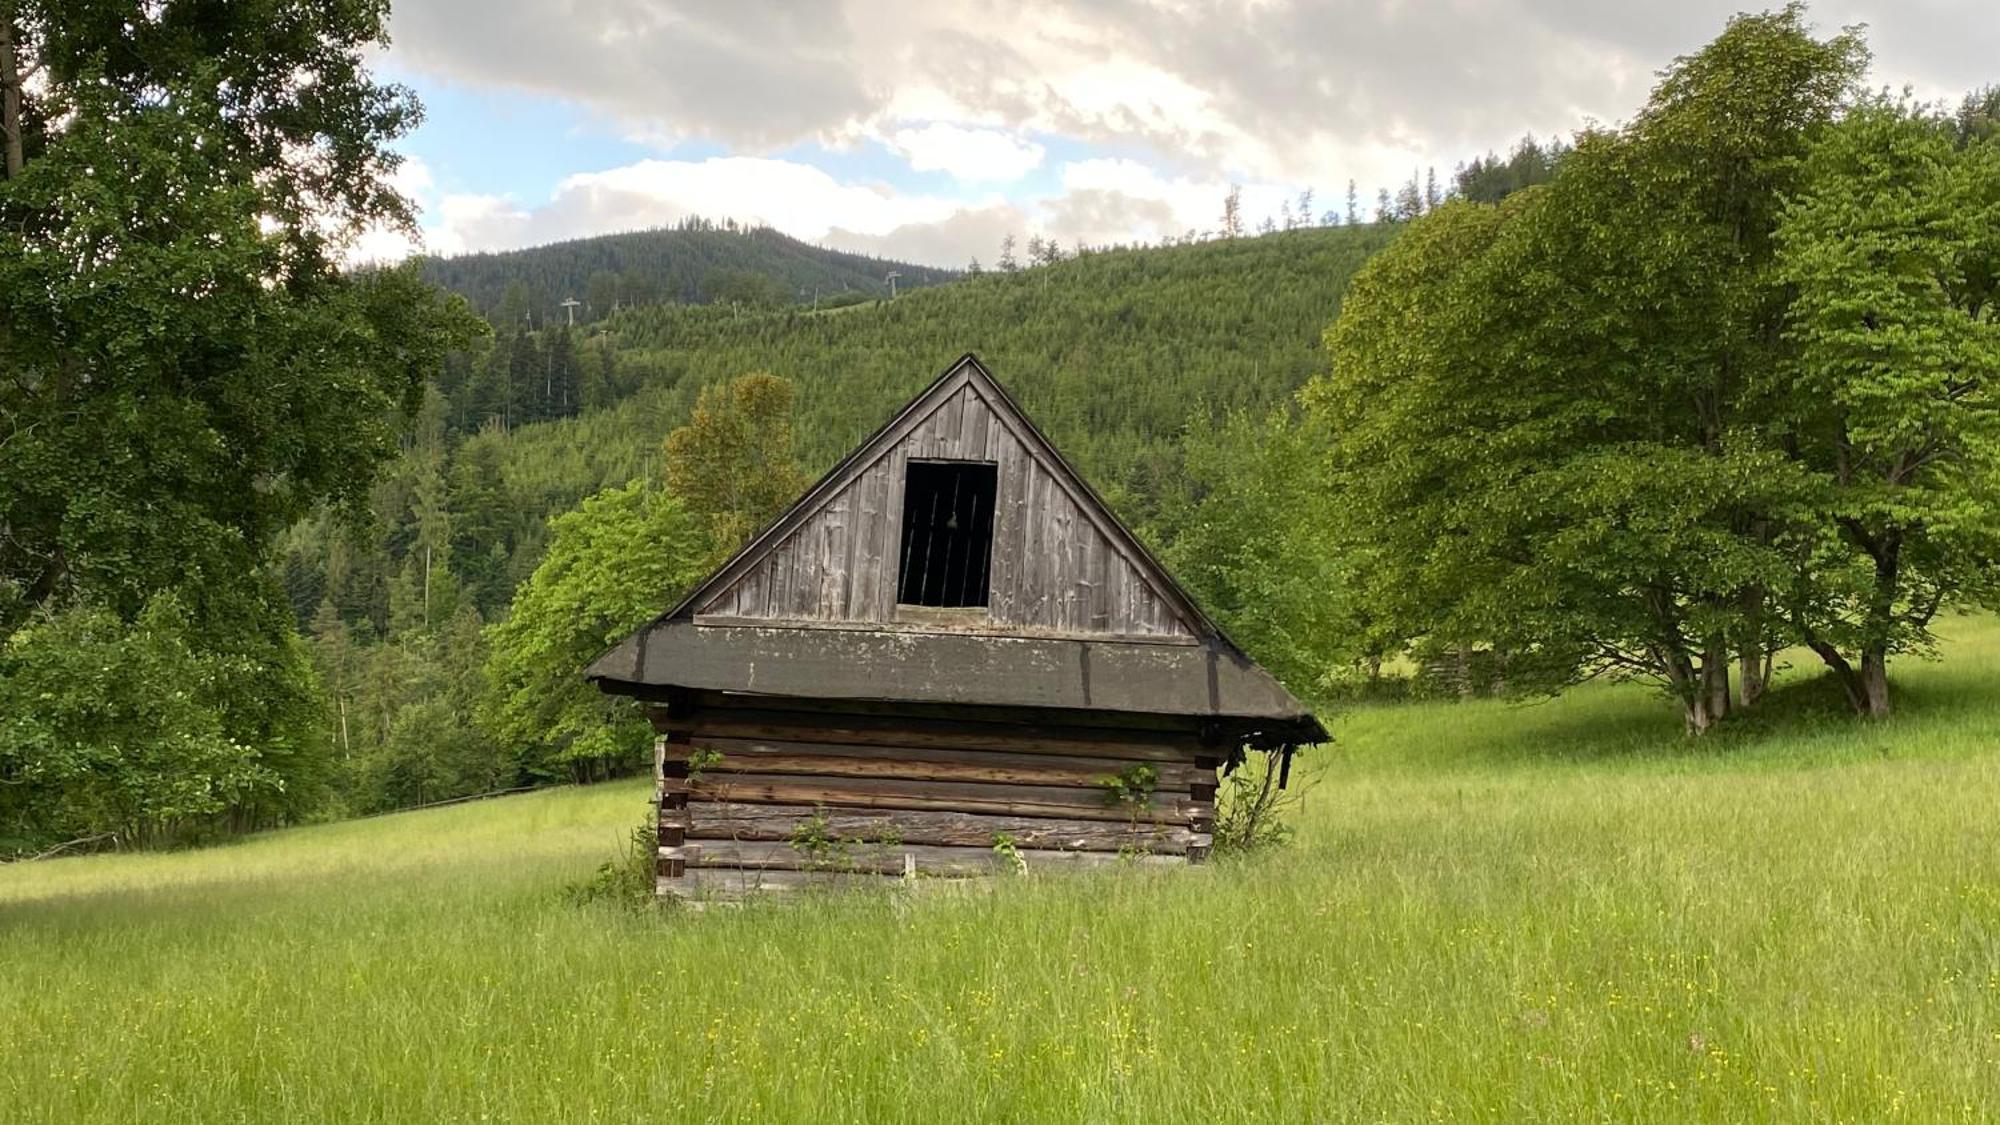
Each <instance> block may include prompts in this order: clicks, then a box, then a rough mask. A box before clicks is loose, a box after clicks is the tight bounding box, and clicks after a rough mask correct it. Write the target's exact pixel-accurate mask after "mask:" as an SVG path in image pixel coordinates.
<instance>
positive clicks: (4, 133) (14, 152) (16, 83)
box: [0, 3, 27, 180]
mask: <svg viewBox="0 0 2000 1125" xmlns="http://www.w3.org/2000/svg"><path fill="white" fill-rule="evenodd" d="M0 144H4V145H5V147H6V150H7V156H6V168H7V178H8V179H10V180H11V179H15V178H16V177H18V176H20V174H21V169H22V168H23V167H24V166H26V163H27V162H26V161H25V160H24V159H23V157H22V151H23V150H22V146H21V66H20V60H19V59H18V58H17V57H16V56H15V54H14V6H13V4H11V3H0Z"/></svg>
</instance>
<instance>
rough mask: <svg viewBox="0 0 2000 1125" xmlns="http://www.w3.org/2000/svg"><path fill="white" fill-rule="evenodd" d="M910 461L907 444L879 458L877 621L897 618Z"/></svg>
mask: <svg viewBox="0 0 2000 1125" xmlns="http://www.w3.org/2000/svg"><path fill="white" fill-rule="evenodd" d="M909 461H910V456H909V450H908V449H907V447H899V448H897V449H894V450H891V451H890V453H889V455H888V456H887V457H884V458H883V459H882V465H883V472H884V480H883V501H882V539H881V543H882V565H881V567H880V573H879V575H878V576H877V580H876V583H875V617H874V620H876V621H894V620H895V619H896V583H897V581H898V580H899V579H900V578H901V577H902V573H903V569H902V568H903V558H902V554H903V552H902V548H903V482H904V479H905V476H906V474H907V473H908V471H909Z"/></svg>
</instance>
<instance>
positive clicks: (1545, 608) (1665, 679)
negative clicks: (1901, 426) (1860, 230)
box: [1307, 6, 1866, 732]
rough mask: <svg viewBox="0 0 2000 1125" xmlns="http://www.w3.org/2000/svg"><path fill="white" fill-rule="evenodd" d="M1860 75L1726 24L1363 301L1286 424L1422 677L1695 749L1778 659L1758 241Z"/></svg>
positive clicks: (1770, 260) (1786, 486)
mask: <svg viewBox="0 0 2000 1125" xmlns="http://www.w3.org/2000/svg"><path fill="white" fill-rule="evenodd" d="M1865 59H1866V52H1865V50H1864V49H1863V47H1862V45H1861V43H1860V41H1859V39H1858V38H1857V37H1855V36H1854V35H1851V34H1842V35H1838V36H1835V37H1833V38H1830V39H1826V40H1819V39H1815V38H1813V37H1812V35H1811V34H1810V32H1809V29H1808V28H1807V26H1806V23H1805V18H1804V14H1803V10H1802V9H1800V8H1798V7H1796V6H1794V7H1790V8H1787V9H1785V10H1784V11H1782V12H1779V13H1769V14H1765V15H1760V16H1742V17H1738V18H1736V19H1734V20H1732V21H1731V22H1730V24H1729V27H1728V28H1727V29H1726V30H1725V31H1724V33H1723V34H1722V35H1721V36H1720V37H1719V38H1717V39H1716V40H1715V42H1714V43H1712V44H1710V45H1709V46H1708V47H1706V48H1704V49H1703V50H1702V51H1701V52H1699V53H1697V54H1695V55H1692V56H1688V57H1686V58H1683V59H1679V60H1677V61H1676V62H1675V63H1674V65H1673V66H1672V67H1670V68H1669V69H1668V70H1667V71H1666V72H1665V74H1664V75H1663V77H1662V80H1661V82H1660V84H1659V86H1658V88H1657V89H1656V90H1655V91H1654V94H1653V97H1652V99H1651V100H1650V101H1649V102H1648V104H1647V106H1646V107H1645V108H1644V109H1643V110H1642V111H1641V113H1640V114H1639V116H1638V117H1637V118H1636V119H1635V120H1634V121H1633V123H1631V124H1630V125H1628V126H1626V127H1624V128H1622V129H1619V130H1616V131H1598V132H1591V133H1586V134H1584V135H1583V136H1581V137H1580V138H1579V139H1578V143H1577V145H1576V146H1575V148H1574V149H1573V150H1572V151H1570V152H1569V153H1568V154H1566V155H1565V156H1564V157H1563V158H1562V159H1561V161H1560V162H1559V163H1558V165H1557V170H1556V175H1555V177H1554V179H1553V180H1552V181H1550V182H1549V183H1547V184H1545V185H1543V186H1541V187H1538V188H1533V189H1530V190H1528V191H1525V192H1521V193H1517V194H1515V195H1513V196H1510V197H1509V198H1508V199H1507V200H1506V201H1505V202H1503V203H1502V204H1500V205H1499V206H1498V207H1485V206H1479V205H1473V204H1457V205H1447V206H1446V207H1445V208H1443V209H1441V210H1439V211H1437V212H1434V213H1432V214H1430V215H1428V216H1426V217H1425V218H1424V219H1422V220H1420V221H1419V222H1417V223H1415V224H1413V225H1412V227H1411V229H1410V230H1409V231H1407V232H1406V234H1405V235H1404V237H1403V238H1402V239H1400V240H1399V241H1398V242H1397V243H1396V244H1395V245H1394V246H1393V247H1392V248H1391V249H1390V250H1389V251H1388V252H1386V253H1385V254H1383V255H1381V256H1379V257H1378V258H1377V259H1376V260H1375V261H1374V262H1372V263H1371V264H1370V266H1369V267H1368V268H1367V269H1366V270H1364V271H1363V275H1362V276H1361V277H1360V278H1358V279H1357V281H1356V284H1355V287H1354V290H1353V292H1352V293H1351V294H1350V296H1349V300H1348V302H1347V308H1346V311H1345V313H1344V315H1343V316H1342V317H1341V319H1340V321H1339V322H1338V323H1336V324H1335V326H1334V328H1333V329H1332V331H1331V332H1330V334H1329V345H1330V348H1331V350H1332V351H1333V355H1334V372H1333V374H1332V376H1331V377H1330V378H1328V379H1327V380H1325V381H1323V382H1322V383H1320V384H1319V385H1317V386H1316V387H1315V388H1313V389H1312V390H1311V391H1310V392H1309V393H1308V396H1307V400H1308V403H1309V405H1310V407H1311V408H1312V410H1313V411H1314V412H1317V413H1319V414H1320V415H1321V416H1322V417H1324V418H1325V419H1326V421H1327V424H1328V425H1329V426H1330V427H1331V428H1332V430H1333V431H1334V433H1335V435H1336V441H1335V446H1334V448H1335V452H1336V469H1337V473H1338V476H1337V481H1338V484H1337V487H1336V488H1335V490H1334V494H1335V495H1337V496H1339V497H1341V501H1342V502H1341V504H1340V505H1338V506H1337V513H1338V517H1337V518H1338V519H1339V527H1340V535H1341V538H1342V540H1343V543H1344V544H1345V546H1344V547H1343V551H1344V552H1345V553H1346V555H1347V557H1349V558H1350V559H1351V560H1353V561H1354V562H1356V563H1357V579H1356V580H1357V582H1358V583H1361V584H1363V585H1365V587H1366V589H1367V590H1368V594H1369V601H1370V604H1371V605H1373V606H1374V607H1376V608H1377V609H1378V610H1379V611H1380V612H1381V613H1382V614H1383V615H1384V618H1385V620H1387V621H1389V622H1392V623H1393V626H1392V631H1393V632H1394V633H1395V634H1396V635H1399V636H1400V637H1402V638H1405V639H1406V640H1409V641H1410V642H1412V643H1413V644H1414V645H1415V646H1416V647H1417V649H1418V652H1419V655H1428V654H1430V653H1436V652H1441V651H1459V652H1464V651H1466V650H1469V649H1490V650H1492V651H1494V652H1495V653H1497V655H1498V656H1499V658H1500V659H1501V661H1502V662H1503V665H1504V667H1505V669H1506V679H1507V683H1508V686H1509V687H1510V688H1511V689H1513V690H1532V689H1553V688H1559V687H1562V686H1564V685H1567V684H1569V683H1573V682H1575V681H1576V680H1577V679H1581V678H1587V677H1589V676H1593V675H1598V674H1604V673H1611V674H1615V675H1633V676H1640V677H1644V678H1647V679H1650V680H1653V681H1655V682H1657V683H1658V684H1660V685H1661V686H1662V687H1664V688H1665V689H1666V690H1667V691H1668V692H1669V693H1670V694H1671V695H1672V696H1673V697H1674V698H1675V699H1676V700H1677V701H1678V702H1679V704H1680V705H1681V708H1682V711H1683V715H1684V717H1685V720H1686V723H1687V726H1688V729H1689V730H1690V731H1693V732H1701V731H1705V730H1707V729H1709V728H1710V727H1711V726H1712V725H1713V724H1714V723H1715V722H1716V721H1717V720H1719V719H1721V718H1723V717H1724V716H1726V715H1727V714H1728V713H1729V712H1730V710H1731V709H1732V706H1733V705H1734V702H1735V700H1734V696H1733V692H1732V687H1731V681H1730V665H1731V662H1732V661H1733V660H1735V659H1738V658H1739V657H1740V658H1741V659H1742V660H1743V661H1744V662H1745V663H1746V665H1748V664H1750V663H1752V662H1757V661H1761V660H1763V659H1765V658H1766V656H1767V654H1768V653H1769V652H1771V651H1772V650H1773V649H1775V648H1776V647H1779V646H1780V645H1781V644H1782V642H1783V636H1782V632H1781V625H1782V622H1781V621H1780V620H1779V619H1778V612H1777V610H1776V608H1775V607H1777V606H1780V605H1788V604H1790V602H1791V601H1792V599H1793V598H1794V596H1795V594H1796V589H1795V579H1796V571H1795V568H1794V565H1793V564H1794V559H1793V556H1792V555H1791V554H1789V553H1788V547H1789V542H1788V541H1787V540H1786V538H1785V537H1786V536H1787V535H1788V534H1789V533H1790V528H1789V525H1790V524H1791V523H1793V522H1795V521H1798V520H1800V519H1802V518H1804V517H1803V512H1804V506H1805V499H1806V496H1807V494H1808V493H1809V492H1810V490H1811V482H1810V480H1809V474H1808V472H1807V469H1806V467H1805V466H1804V465H1803V464H1801V463H1800V461H1799V459H1798V458H1797V457H1796V456H1795V455H1794V453H1793V452H1792V451H1791V450H1790V449H1789V448H1788V446H1787V444H1786V442H1785V440H1784V438H1783V433H1782V427H1780V426H1779V425H1777V424H1776V420H1775V418H1774V414H1773V410H1774V404H1773V399H1772V397H1771V396H1770V394H1769V386H1768V383H1767V380H1768V377H1769V375H1770V374H1771V373H1772V372H1774V371H1775V370H1776V369H1777V367H1778V365H1779V364H1780V363H1781V361H1782V359H1783V355H1784V349H1783V347H1782V342H1783V340H1784V332H1783V329H1784V317H1785V313H1786V301H1785V297H1786V290H1785V288H1784V286H1783V284H1782V283H1781V281H1780V279H1779V277H1778V275H1777V271H1776V270H1775V268H1774V266H1775V257H1776V251H1775V243H1774V231H1775V228H1776V227H1777V224H1778V222H1779V217H1780V213H1781V209H1782V206H1783V201H1784V199H1785V198H1786V197H1788V196H1789V195H1791V194H1793V193H1794V192H1795V191H1796V190H1797V188H1798V187H1799V186H1800V183H1801V168H1802V166H1803V163H1804V158H1805V157H1806V155H1807V154H1808V152H1809V151H1810V150H1811V147H1812V144H1813V141H1814V138H1815V136H1816V135H1817V134H1818V132H1819V131H1821V130H1822V129H1824V127H1825V126H1826V125H1827V124H1828V123H1830V122H1831V121H1832V120H1833V119H1834V118H1835V117H1836V116H1837V114H1838V113H1839V111H1840V110H1841V109H1842V107H1843V106H1844V105H1846V104H1847V102H1848V100H1849V99H1850V98H1851V97H1852V94H1853V89H1854V86H1855V83H1856V82H1857V80H1858V78H1859V75H1860V73H1861V68H1862V66H1863V65H1864V63H1865ZM1778 409H1780V410H1781V409H1782V407H1779V408H1778Z"/></svg>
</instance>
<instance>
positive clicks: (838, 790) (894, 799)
mask: <svg viewBox="0 0 2000 1125" xmlns="http://www.w3.org/2000/svg"><path fill="white" fill-rule="evenodd" d="M675 798H679V799H680V801H681V802H682V803H684V802H686V801H688V800H694V801H727V802H740V803H744V804H767V805H817V804H827V805H851V806H855V807H859V808H871V809H937V810H940V811H945V812H978V813H1001V814H1006V815H1013V816H1054V817H1065V818H1073V819H1078V820H1114V821H1117V820H1134V821H1139V822H1145V823H1153V824H1191V823H1192V822H1193V821H1194V819H1195V817H1196V814H1197V812H1198V810H1199V809H1200V808H1201V807H1202V806H1200V805H1198V804H1197V802H1195V801H1193V800H1192V799H1190V798H1189V797H1187V796H1184V795H1175V794H1170V793H1155V794H1154V795H1153V799H1152V801H1151V802H1150V803H1148V804H1146V805H1144V806H1140V807H1137V808H1134V807H1132V806H1129V805H1125V804H1122V803H1115V802H1112V801H1110V800H1108V799H1107V797H1106V796H1105V795H1102V794H1098V793H1095V792H1093V791H1091V790H1088V789H1073V788H1066V787H1061V786H1053V785H989V784H983V783H973V782H957V781H899V780H893V779H888V778H834V777H810V776H801V775H797V774H767V775H756V776H736V777H716V776H712V775H707V774H704V775H703V776H702V777H701V778H699V779H691V780H687V781H681V780H678V779H674V778H669V779H667V780H665V781H662V782H661V783H660V800H661V802H662V803H663V804H666V805H669V806H672V805H674V803H675V802H674V799H675ZM1209 815H1210V817H1211V818H1212V817H1213V809H1212V807H1210V813H1209Z"/></svg>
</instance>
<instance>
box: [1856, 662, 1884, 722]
mask: <svg viewBox="0 0 2000 1125" xmlns="http://www.w3.org/2000/svg"><path fill="white" fill-rule="evenodd" d="M1855 711H1856V713H1858V714H1860V715H1862V716H1865V717H1867V718H1870V719H1886V718H1888V717H1889V654H1888V652H1886V651H1885V650H1883V649H1882V648H1880V647H1877V648H1871V649H1868V650H1866V651H1864V652H1863V653H1862V654H1861V696H1860V700H1859V702H1858V703H1857V705H1856V706H1855Z"/></svg>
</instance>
